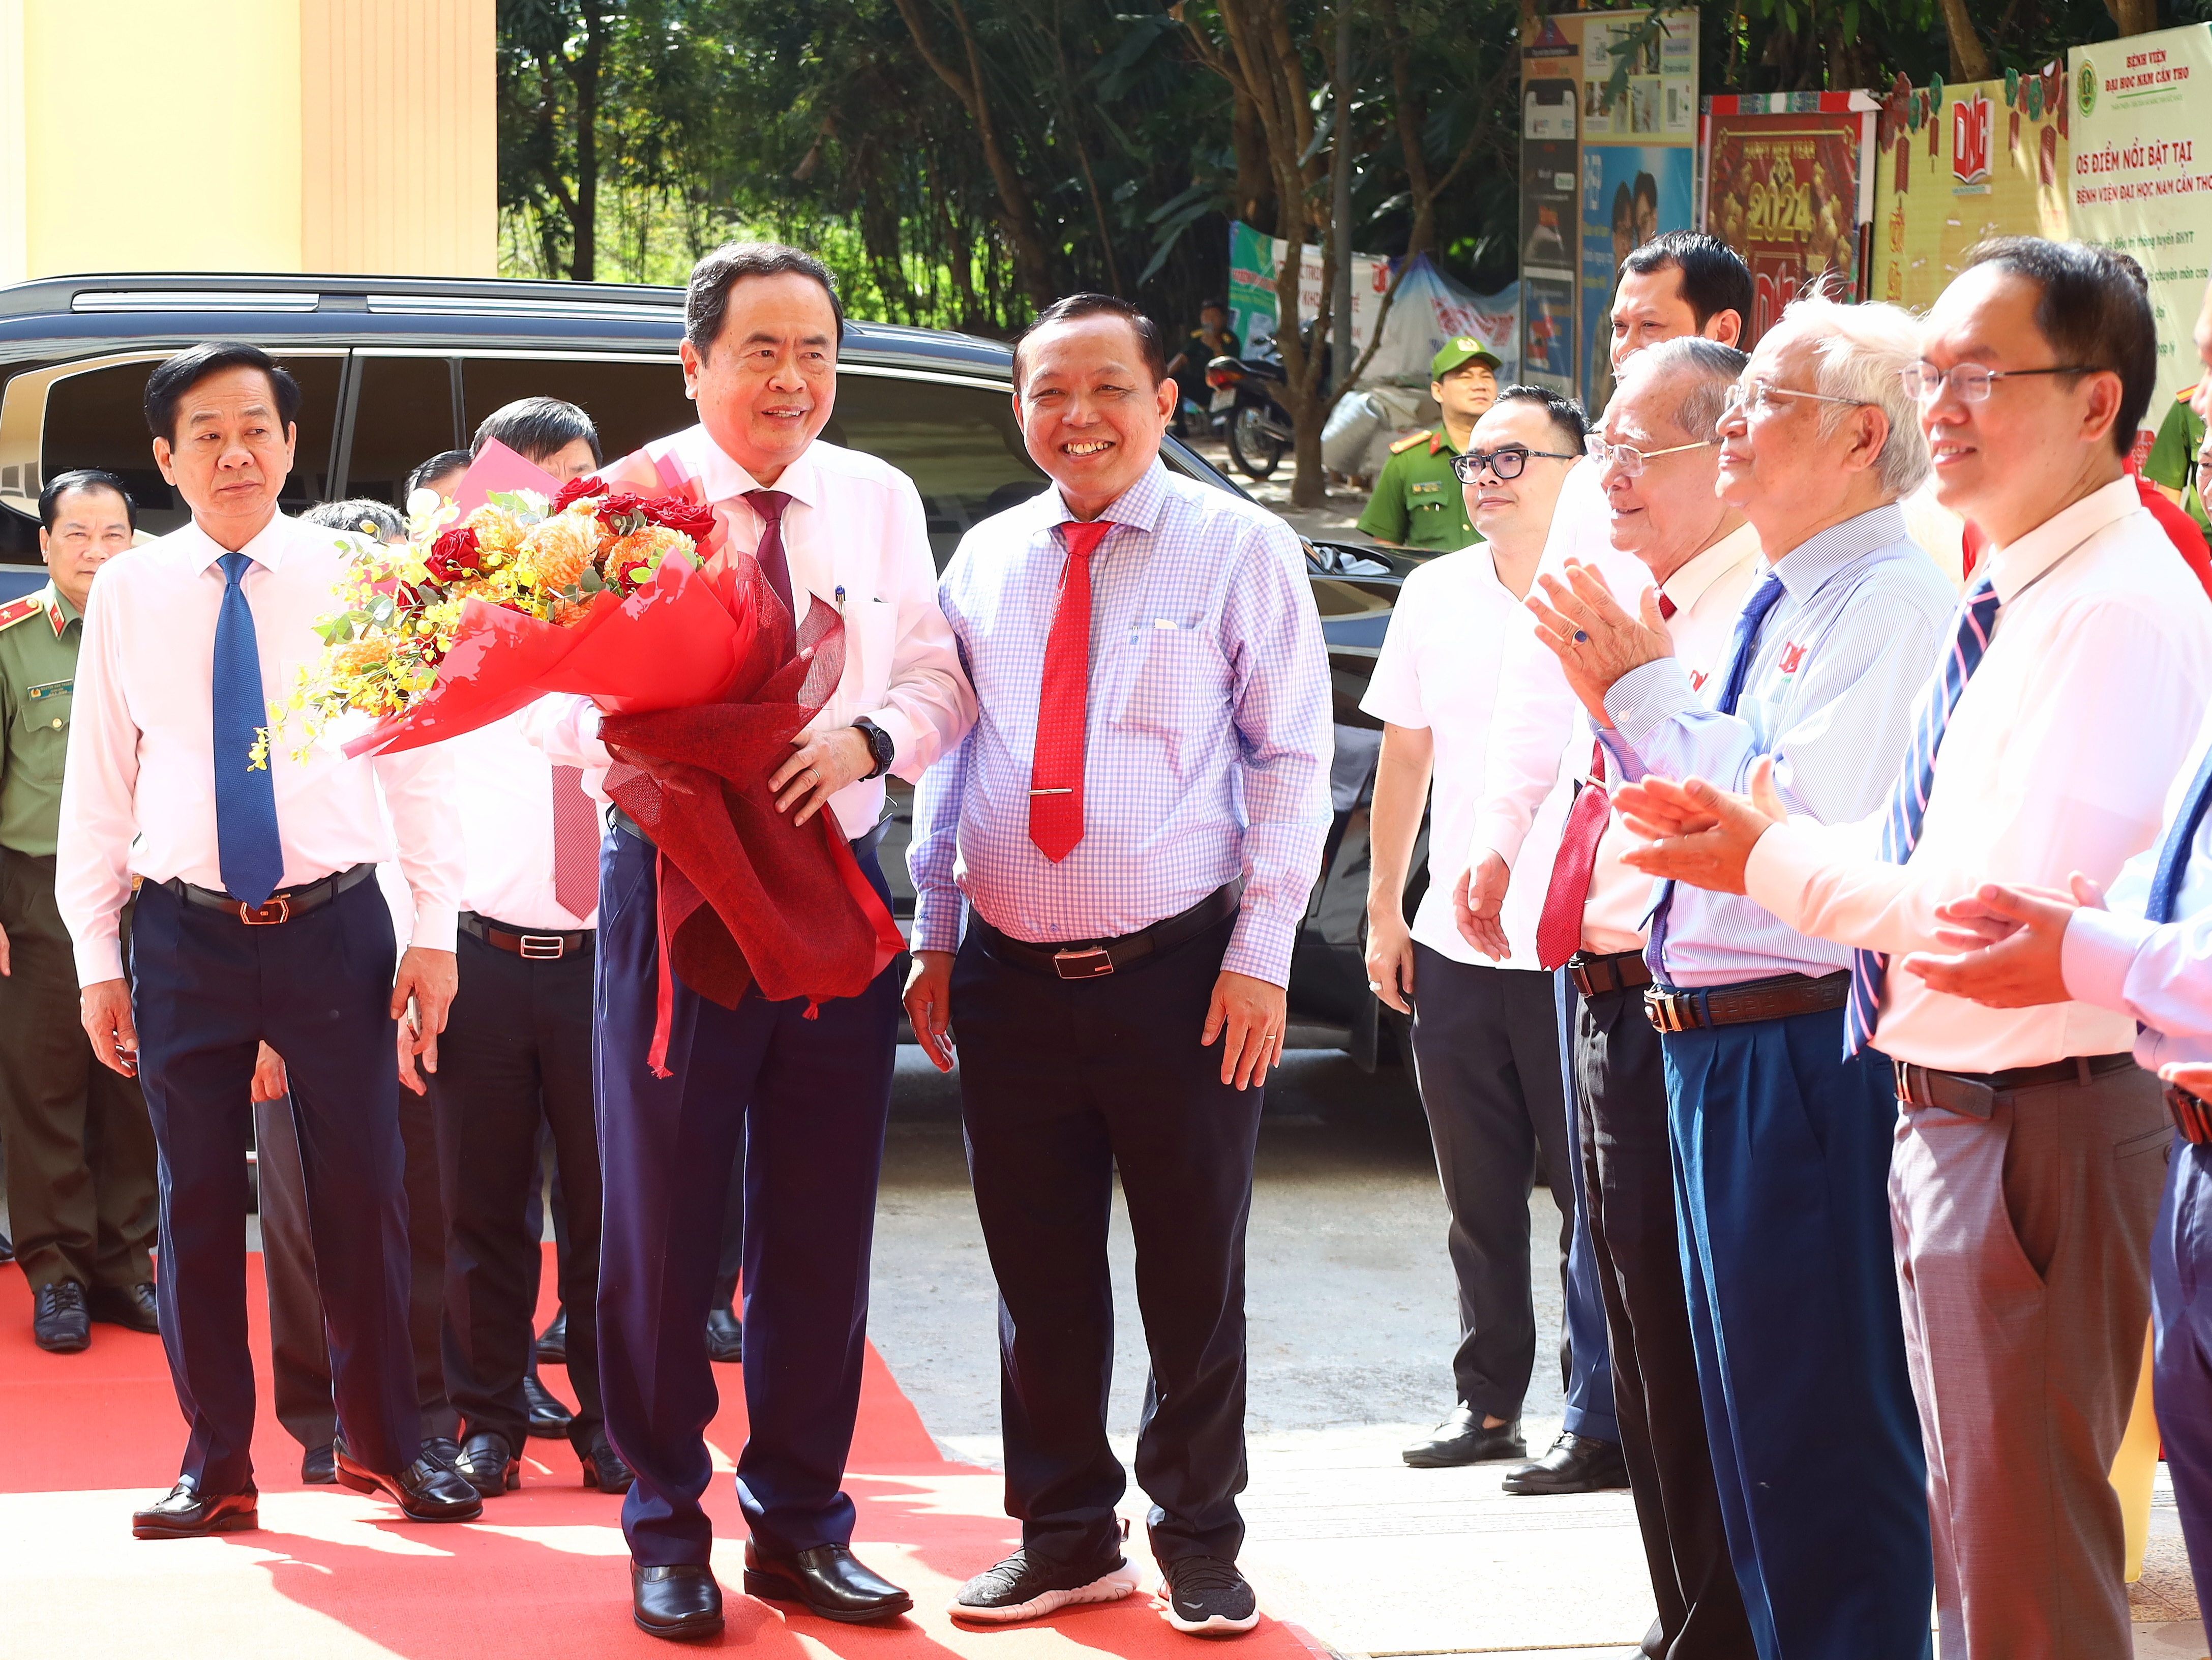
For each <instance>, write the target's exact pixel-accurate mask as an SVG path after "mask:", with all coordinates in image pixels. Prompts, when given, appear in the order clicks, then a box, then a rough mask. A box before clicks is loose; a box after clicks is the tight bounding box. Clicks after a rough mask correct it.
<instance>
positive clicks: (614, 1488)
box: [577, 1430, 637, 1493]
mask: <svg viewBox="0 0 2212 1660" xmlns="http://www.w3.org/2000/svg"><path fill="white" fill-rule="evenodd" d="M577 1456H579V1457H580V1458H581V1459H582V1460H583V1461H584V1485H585V1486H586V1487H597V1488H598V1489H599V1491H600V1492H602V1493H628V1492H629V1490H630V1484H631V1483H632V1482H634V1481H636V1480H637V1472H636V1471H635V1470H633V1469H631V1468H630V1467H629V1465H628V1464H626V1463H624V1462H623V1456H622V1455H621V1454H620V1453H618V1452H617V1451H616V1450H615V1447H614V1443H613V1442H611V1441H610V1440H608V1439H607V1432H605V1430H595V1431H593V1432H592V1444H591V1445H590V1446H589V1447H587V1448H586V1449H585V1450H583V1451H582V1452H580V1453H579V1454H578V1455H577Z"/></svg>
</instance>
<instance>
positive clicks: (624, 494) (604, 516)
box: [599, 490, 645, 526]
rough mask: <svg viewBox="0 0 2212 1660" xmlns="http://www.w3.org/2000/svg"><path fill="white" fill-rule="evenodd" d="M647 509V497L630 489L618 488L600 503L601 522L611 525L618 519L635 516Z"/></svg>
mask: <svg viewBox="0 0 2212 1660" xmlns="http://www.w3.org/2000/svg"><path fill="white" fill-rule="evenodd" d="M644 510H645V498H644V497H643V496H639V495H636V494H635V493H633V492H632V491H629V490H617V491H616V492H615V493H614V494H613V495H612V496H608V497H607V498H606V500H605V501H604V502H600V503H599V522H600V523H601V524H602V525H608V526H611V525H612V524H613V523H614V522H615V520H617V519H629V518H635V516H636V515H637V514H640V513H642V512H643V511H644Z"/></svg>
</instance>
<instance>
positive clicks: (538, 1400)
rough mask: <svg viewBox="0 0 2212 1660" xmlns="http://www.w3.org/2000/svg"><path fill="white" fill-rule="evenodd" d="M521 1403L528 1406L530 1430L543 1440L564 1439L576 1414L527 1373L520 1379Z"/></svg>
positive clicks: (566, 1437)
mask: <svg viewBox="0 0 2212 1660" xmlns="http://www.w3.org/2000/svg"><path fill="white" fill-rule="evenodd" d="M522 1400H523V1404H524V1405H526V1406H527V1407H528V1408H530V1432H531V1433H532V1435H534V1436H536V1437H538V1438H539V1439H540V1440H543V1441H565V1440H567V1439H568V1426H570V1425H571V1424H573V1423H574V1422H575V1421H576V1414H574V1413H573V1412H570V1411H569V1410H568V1408H566V1407H564V1406H562V1404H561V1402H560V1400H559V1398H558V1397H557V1396H556V1395H554V1393H553V1392H552V1391H551V1390H550V1389H547V1388H546V1387H545V1385H544V1384H543V1383H539V1382H538V1380H537V1379H536V1378H535V1377H531V1376H530V1375H529V1374H528V1373H525V1374H524V1375H523V1379H522Z"/></svg>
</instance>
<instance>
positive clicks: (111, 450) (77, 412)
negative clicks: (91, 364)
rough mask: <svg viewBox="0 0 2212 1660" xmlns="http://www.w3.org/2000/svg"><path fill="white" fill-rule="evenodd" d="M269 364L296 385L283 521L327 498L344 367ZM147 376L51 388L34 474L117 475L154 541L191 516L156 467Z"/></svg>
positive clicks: (89, 379)
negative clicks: (295, 434) (77, 470)
mask: <svg viewBox="0 0 2212 1660" xmlns="http://www.w3.org/2000/svg"><path fill="white" fill-rule="evenodd" d="M275 356H276V361H277V362H278V363H280V364H281V365H283V368H286V369H289V371H290V372H291V375H292V378H293V379H294V380H296V381H298V382H299V383H300V414H299V442H298V445H297V447H295V450H294V452H293V459H292V476H291V477H289V478H288V479H286V480H285V481H284V493H283V496H281V497H280V498H279V500H280V502H281V504H282V506H283V510H284V511H285V512H286V513H298V512H300V511H301V509H302V508H309V507H312V506H313V505H314V504H315V503H316V502H320V501H323V500H324V499H325V496H326V495H327V493H328V492H327V489H326V487H327V485H328V484H329V483H330V465H331V434H332V431H333V430H334V429H335V428H336V425H337V406H338V373H339V369H340V368H341V366H342V365H343V362H344V360H343V358H340V357H335V356H333V357H304V356H303V357H287V356H284V355H283V353H281V352H279V353H276V354H275ZM153 368H154V366H153V365H152V364H151V363H117V364H114V365H112V366H111V367H110V368H100V369H88V370H87V371H85V373H83V374H70V375H64V377H63V378H62V379H60V380H57V381H55V382H54V383H53V385H52V386H51V387H50V388H48V389H47V392H46V426H45V428H44V429H43V430H42V431H41V433H40V444H39V467H40V473H41V475H42V476H43V477H47V478H51V477H53V476H54V475H55V474H56V473H58V472H66V471H69V470H70V469H71V468H72V467H101V468H105V469H106V471H109V472H112V473H115V474H118V476H120V477H121V478H122V479H123V481H124V483H125V485H127V486H128V487H129V489H130V491H131V499H132V500H133V501H134V502H137V504H138V524H139V527H140V528H141V529H143V530H146V531H149V532H152V533H153V534H155V535H156V536H159V535H161V534H163V533H164V532H168V531H173V530H175V529H176V528H178V527H179V526H181V525H182V524H184V522H185V520H186V519H188V518H189V517H190V516H191V515H190V514H189V513H188V512H187V511H186V510H185V504H184V502H182V501H180V500H179V499H178V497H177V496H176V493H175V492H174V491H173V490H172V489H170V488H169V486H168V483H167V481H165V480H164V479H163V478H162V477H161V470H160V469H159V468H157V467H156V466H155V465H154V452H153V448H152V440H151V439H150V438H149V437H148V435H147V432H146V377H147V376H148V375H149V374H151V373H152V372H153Z"/></svg>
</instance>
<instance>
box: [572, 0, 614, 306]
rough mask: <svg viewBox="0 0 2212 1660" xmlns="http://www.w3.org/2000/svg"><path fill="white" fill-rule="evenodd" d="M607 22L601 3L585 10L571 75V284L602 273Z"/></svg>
mask: <svg viewBox="0 0 2212 1660" xmlns="http://www.w3.org/2000/svg"><path fill="white" fill-rule="evenodd" d="M606 54H607V21H606V18H605V15H603V14H602V13H601V11H600V9H599V3H598V0H586V5H585V7H584V50H583V51H582V52H580V54H578V56H577V58H576V59H575V61H574V64H573V66H572V67H571V68H570V70H569V72H568V75H569V80H570V82H572V83H573V84H574V87H575V88H576V206H575V210H574V213H573V215H572V216H571V217H570V224H569V228H570V230H571V231H572V232H573V236H572V239H571V242H570V246H569V249H568V280H569V281H570V282H572V283H589V282H592V281H595V280H596V279H597V278H598V277H599V70H600V69H601V67H602V66H603V65H604V64H605V61H606Z"/></svg>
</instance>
